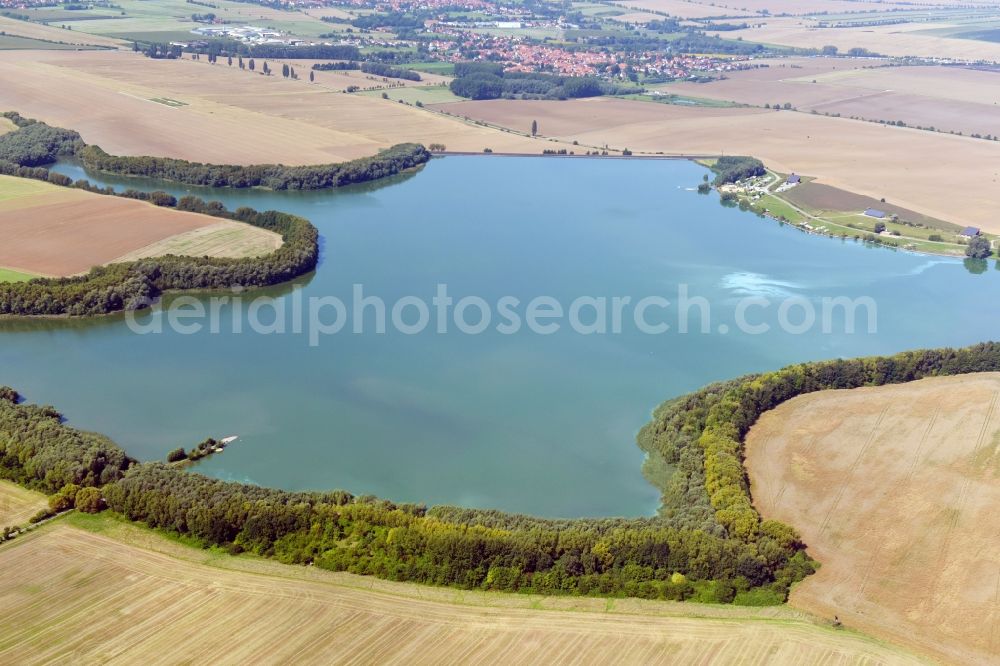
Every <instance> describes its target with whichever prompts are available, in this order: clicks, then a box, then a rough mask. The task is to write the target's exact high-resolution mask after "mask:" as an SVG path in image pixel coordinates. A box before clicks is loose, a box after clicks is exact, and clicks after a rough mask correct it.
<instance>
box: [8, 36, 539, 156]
mask: <svg viewBox="0 0 1000 666" xmlns="http://www.w3.org/2000/svg"><path fill="white" fill-rule="evenodd" d="M256 64H257V68H258V70H259V69H260V68H261V67H262V66H263V62H261V61H260V60H259V59H258V61H257V63H256ZM275 64H276V61H269V65H270V66H272V68H273V66H274V65H275ZM278 71H279V75H278V76H270V77H267V76H262V75H260V74H254V73H251V72H248V71H240V70H239V69H238V68H237V67H236V66H235V65H234V66H232V67H229V66H228V65H226V64H225V63H224V62H220V63H219V64H216V65H210V64H208V62H206V61H200V62H192V61H190V60H183V61H167V60H150V59H148V58H144V57H142V56H141V55H136V54H133V53H131V52H115V53H111V52H101V53H96V52H81V53H69V54H63V55H60V54H59V53H57V52H47V53H41V52H31V53H27V54H26V53H21V52H13V51H6V52H0V108H4V109H12V110H19V111H20V112H21V113H23V114H24V115H27V116H29V117H36V118H39V119H41V120H45V121H46V122H49V123H51V124H55V125H62V126H64V127H70V128H73V129H76V130H78V131H79V132H80V133H81V134H82V135H83V137H84V139H85V140H86V141H88V142H89V143H96V144H98V145H100V146H101V147H102V148H104V149H105V150H107V151H108V152H111V153H115V154H128V155H136V154H146V155H161V156H168V157H177V158H182V159H189V160H195V161H204V162H214V163H244V164H248V163H264V162H278V163H284V164H322V163H327V162H338V161H343V160H348V159H353V158H356V157H363V156H367V155H372V154H374V153H375V152H377V151H378V150H379V149H381V148H386V147H388V146H391V145H393V144H396V143H404V142H408V141H416V142H420V143H423V144H425V145H427V144H430V143H443V144H445V145H446V146H447V147H448V148H449V149H450V150H459V151H473V152H481V151H482V150H483V149H484V148H487V147H489V148H492V149H493V150H495V151H497V152H502V151H526V152H537V153H540V152H541V149H540V148H537V149H536V147H537V146H538V145H539V144H538V142H537V141H532V140H531V139H528V138H526V137H521V136H517V135H513V134H508V133H504V132H498V131H495V130H490V129H487V128H483V127H477V126H474V125H472V124H468V123H463V122H459V121H455V120H452V119H449V118H445V117H442V116H440V115H436V114H433V113H431V112H429V111H427V110H421V109H418V108H415V107H411V106H406V105H403V104H399V103H396V102H392V101H387V100H383V99H380V98H378V97H368V96H364V95H349V94H345V93H343V92H341V91H340V90H341V88H340V86H339V85H336V86H332V87H327V86H325V85H324V84H323V81H324V80H326V79H327V78H328V77H329V78H332V77H334V76H335V75H334V74H331V73H329V72H319V73H317V79H318V81H317V83H315V84H310V83H309V82H308V76H307V75H306V76H303V74H304V73H306V70H302V71H300V72H299V75H300V77H301V78H300V80H298V81H292V80H288V79H283V78H282V77H281V76H280V65H278ZM372 83H373V84H374V83H376V82H372ZM158 98H159V99H162V98H169V99H172V100H177V101H179V102H182V103H184V104H186V106H181V107H176V108H175V107H171V106H167V105H164V104H160V103H157V102H155V101H152V100H155V99H158Z"/></svg>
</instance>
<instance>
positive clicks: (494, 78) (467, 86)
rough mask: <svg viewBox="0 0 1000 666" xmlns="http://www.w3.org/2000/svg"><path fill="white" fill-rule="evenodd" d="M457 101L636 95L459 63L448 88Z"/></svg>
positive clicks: (576, 79) (582, 81)
mask: <svg viewBox="0 0 1000 666" xmlns="http://www.w3.org/2000/svg"><path fill="white" fill-rule="evenodd" d="M449 87H450V89H451V91H452V92H453V93H454V94H456V95H458V96H459V97H467V98H469V99H498V98H500V97H521V98H524V99H575V98H581V97H598V96H600V95H616V94H620V93H622V92H625V91H626V90H627V91H628V92H637V91H638V90H639V89H637V88H635V87H634V86H631V87H628V88H624V87H622V86H618V85H616V84H614V83H609V82H605V81H600V80H598V79H596V78H594V77H589V76H557V75H555V74H544V73H540V72H505V71H504V68H503V65H501V64H499V63H492V62H460V63H456V64H455V79H453V80H452V82H451V83H450V84H449Z"/></svg>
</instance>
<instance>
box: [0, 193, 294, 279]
mask: <svg viewBox="0 0 1000 666" xmlns="http://www.w3.org/2000/svg"><path fill="white" fill-rule="evenodd" d="M0 237H2V238H3V243H0V266H2V267H5V268H11V269H14V270H19V271H23V272H26V273H34V274H38V275H47V276H65V275H76V274H79V273H85V272H86V271H88V270H90V269H91V268H93V267H94V266H99V265H102V264H107V263H111V262H113V261H116V260H121V259H122V258H123V257H131V258H138V257H150V256H158V255H162V254H170V253H174V254H177V253H178V251H179V250H183V249H190V250H191V251H192V252H195V251H197V252H198V254H197V255H196V256H202V255H203V254H210V255H212V256H229V257H233V256H246V255H247V253H249V254H261V253H263V252H266V251H267V249H268V248H274V247H277V246H278V245H280V242H281V238H280V236H278V235H277V234H275V233H272V232H270V231H265V230H263V229H258V228H256V227H251V226H250V225H246V224H242V223H239V222H230V221H222V222H220V221H219V220H218V218H214V217H209V216H207V215H199V214H196V213H185V212H179V211H175V210H170V209H166V208H159V207H157V206H154V205H152V204H149V203H146V202H143V201H135V200H132V199H121V198H118V197H110V196H106V195H101V194H92V193H90V192H84V191H82V190H74V189H69V188H64V187H58V186H56V185H50V184H48V183H43V182H40V181H35V180H27V179H24V178H12V177H10V176H0ZM202 249H204V250H206V251H204V252H202V251H200V250H202Z"/></svg>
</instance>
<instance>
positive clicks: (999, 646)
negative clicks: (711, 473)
mask: <svg viewBox="0 0 1000 666" xmlns="http://www.w3.org/2000/svg"><path fill="white" fill-rule="evenodd" d="M998 405H1000V373H988V374H981V375H968V376H960V377H946V378H935V379H927V380H922V381H918V382H912V383H909V384H905V385H896V386H886V387H880V388H862V389H856V390H851V391H827V392H822V393H816V394H812V395H806V396H802V397H799V398H796V399H794V400H791V401H789V402H788V403H785V404H783V405H781V406H779V407H778V408H777V409H775V410H773V411H771V412H768V413H767V414H765V415H764V416H763V417H761V419H760V421H759V422H758V423H757V424H756V425H755V426H754V427H753V429H752V430H751V432H750V435H749V437H748V439H747V449H746V450H747V468H748V470H749V475H750V480H751V486H752V494H753V497H754V503H755V505H756V506H757V508H758V509H759V510H760V512H761V513H762V514H763V515H764V516H765V517H767V518H776V519H778V520H781V521H784V522H786V523H788V524H790V525H793V526H794V527H795V528H796V529H797V530H799V532H800V533H801V534H802V537H803V539H804V541H805V542H806V544H808V546H809V552H810V553H811V554H812V555H813V556H814V557H816V558H817V559H818V560H819V561H820V562H821V563H822V567H821V568H820V570H819V573H817V574H816V575H814V576H811V577H810V578H808V579H806V580H805V581H804V582H802V583H800V584H799V585H798V586H797V587H796V588H795V589H794V590H793V592H792V596H791V604H792V605H793V606H795V607H797V608H801V609H804V610H807V611H810V612H813V613H817V614H819V615H822V616H824V617H832V616H833V615H839V616H840V619H841V620H842V621H843V622H844V623H845V624H846V625H847V626H850V627H854V628H857V629H859V630H861V631H864V632H866V633H869V634H871V635H874V636H877V637H880V638H883V639H885V640H890V641H893V642H896V643H901V644H904V645H909V646H911V647H913V648H915V649H918V650H921V651H927V652H929V653H931V654H934V655H936V656H937V657H939V658H941V659H944V660H946V661H947V662H950V663H966V664H973V663H980V664H987V663H996V661H997V659H998V658H1000V512H998V508H1000V409H998Z"/></svg>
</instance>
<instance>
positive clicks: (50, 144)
mask: <svg viewBox="0 0 1000 666" xmlns="http://www.w3.org/2000/svg"><path fill="white" fill-rule="evenodd" d="M3 116H4V117H6V118H8V119H10V120H11V121H13V122H14V124H15V125H17V127H18V129H17V130H15V131H13V132H9V133H7V134H3V135H0V162H7V163H11V164H14V165H17V166H21V167H39V166H44V165H47V164H50V163H52V162H55V161H56V160H57V159H59V158H60V157H70V156H75V157H76V158H77V159H79V160H80V162H81V163H82V164H83V166H84V167H86V168H88V169H92V170H95V171H102V172H105V173H110V174H114V175H118V176H141V177H146V178H159V179H162V180H170V181H174V182H177V183H182V184H185V185H197V186H201V187H235V188H245V187H261V188H267V189H272V190H321V189H330V188H335V187H343V186H345V185H355V184H358V183H367V182H370V181H373V180H379V179H381V178H388V177H390V176H395V175H397V174H399V173H402V172H403V171H406V170H408V169H413V168H415V167H419V166H421V165H423V164H425V163H426V162H427V161H428V160H429V159H430V158H431V154H430V152H429V151H428V150H427V149H426V148H424V147H423V146H422V145H420V144H417V143H403V144H399V145H396V146H392V147H391V148H387V149H385V150H382V151H380V152H379V153H378V154H376V155H373V156H371V157H362V158H359V159H356V160H351V161H349V162H340V163H334V164H318V165H311V166H286V165H284V164H251V165H246V166H244V165H238V164H202V163H200V162H188V161H187V160H178V159H173V158H168V157H149V156H140V157H134V156H120V155H109V154H108V153H106V152H104V151H103V150H102V149H101V148H100V147H99V146H91V145H87V144H86V143H85V142H84V141H83V139H81V138H80V135H79V134H78V133H76V132H74V131H71V130H67V129H62V128H59V127H50V126H49V125H46V124H45V123H42V122H38V121H35V120H32V119H30V118H24V117H23V116H21V115H20V114H18V113H15V112H12V111H9V112H6V113H4V114H3Z"/></svg>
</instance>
